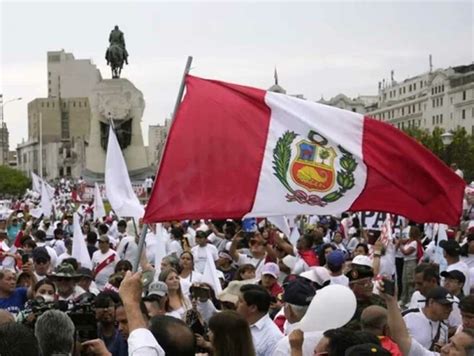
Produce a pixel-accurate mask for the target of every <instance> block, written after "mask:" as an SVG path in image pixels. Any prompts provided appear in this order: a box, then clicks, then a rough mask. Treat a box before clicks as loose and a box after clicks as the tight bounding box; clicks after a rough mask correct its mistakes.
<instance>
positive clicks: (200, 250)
mask: <svg viewBox="0 0 474 356" xmlns="http://www.w3.org/2000/svg"><path fill="white" fill-rule="evenodd" d="M191 253H192V254H193V257H194V269H195V270H196V271H198V272H199V273H204V267H206V262H207V257H208V253H210V255H211V256H212V258H213V259H214V261H216V260H217V259H218V258H219V256H218V252H217V248H216V246H214V245H211V244H207V245H206V246H205V247H201V246H194V247H193V248H192V249H191Z"/></svg>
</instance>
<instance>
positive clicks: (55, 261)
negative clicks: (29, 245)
mask: <svg viewBox="0 0 474 356" xmlns="http://www.w3.org/2000/svg"><path fill="white" fill-rule="evenodd" d="M36 246H38V247H44V248H45V249H46V251H47V252H48V255H49V257H51V267H52V268H53V269H54V268H56V266H57V265H59V263H58V255H57V254H56V251H54V248H52V247H49V246H48V245H46V243H45V242H37V243H36Z"/></svg>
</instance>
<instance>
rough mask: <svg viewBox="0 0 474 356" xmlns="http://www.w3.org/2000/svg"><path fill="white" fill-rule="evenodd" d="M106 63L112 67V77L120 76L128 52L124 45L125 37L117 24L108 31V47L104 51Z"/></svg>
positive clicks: (126, 62)
mask: <svg viewBox="0 0 474 356" xmlns="http://www.w3.org/2000/svg"><path fill="white" fill-rule="evenodd" d="M105 59H106V60H107V65H110V67H111V68H112V78H120V73H121V72H122V68H123V63H124V62H125V64H128V52H127V49H126V47H125V37H124V35H123V32H122V31H120V29H119V27H118V26H115V27H114V29H113V30H112V31H111V32H110V35H109V48H107V52H106V53H105Z"/></svg>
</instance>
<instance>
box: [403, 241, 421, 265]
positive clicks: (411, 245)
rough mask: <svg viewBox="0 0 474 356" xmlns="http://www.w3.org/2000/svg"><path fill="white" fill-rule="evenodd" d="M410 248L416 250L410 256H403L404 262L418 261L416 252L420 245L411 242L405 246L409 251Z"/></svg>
mask: <svg viewBox="0 0 474 356" xmlns="http://www.w3.org/2000/svg"><path fill="white" fill-rule="evenodd" d="M410 247H413V248H414V249H415V250H414V251H413V252H412V253H410V254H409V255H404V256H403V260H404V261H416V250H417V247H418V243H417V242H416V241H411V242H409V243H407V244H406V245H405V246H404V249H405V250H408V249H409V248H410Z"/></svg>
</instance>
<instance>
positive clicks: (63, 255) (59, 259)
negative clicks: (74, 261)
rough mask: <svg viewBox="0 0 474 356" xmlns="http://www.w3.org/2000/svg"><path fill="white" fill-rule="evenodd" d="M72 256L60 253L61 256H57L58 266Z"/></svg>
mask: <svg viewBox="0 0 474 356" xmlns="http://www.w3.org/2000/svg"><path fill="white" fill-rule="evenodd" d="M71 257H72V256H71V255H70V254H69V253H67V251H66V252H64V253H62V254H61V255H59V257H58V265H60V264H61V263H63V261H64V260H65V259H66V258H71Z"/></svg>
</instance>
